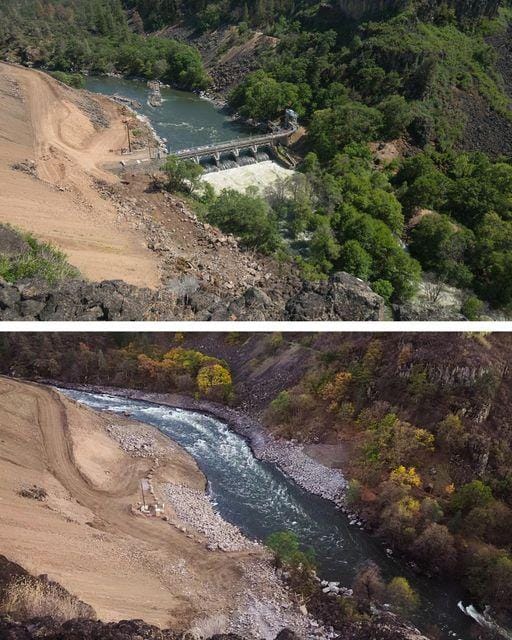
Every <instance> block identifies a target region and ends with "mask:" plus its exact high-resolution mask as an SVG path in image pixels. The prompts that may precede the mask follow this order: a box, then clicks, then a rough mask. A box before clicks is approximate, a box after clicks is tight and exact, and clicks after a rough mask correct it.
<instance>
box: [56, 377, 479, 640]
mask: <svg viewBox="0 0 512 640" xmlns="http://www.w3.org/2000/svg"><path fill="white" fill-rule="evenodd" d="M61 391H62V392H63V393H64V394H66V395H68V396H69V397H71V398H73V399H75V400H77V401H78V402H80V403H83V404H85V405H87V406H88V407H90V408H93V409H96V410H100V411H111V412H114V413H129V414H130V416H131V417H133V418H134V419H136V420H139V421H141V422H144V423H147V424H150V425H153V426H155V427H157V428H158V429H159V430H160V431H161V432H162V433H164V434H166V435H167V436H169V437H170V438H172V439H173V440H174V441H176V442H177V443H179V444H180V445H181V446H182V447H183V448H184V449H185V450H186V451H188V452H189V453H190V454H191V455H192V456H193V457H194V459H195V460H196V461H197V463H198V465H199V467H200V468H201V470H202V471H203V473H204V474H205V476H206V478H207V479H208V490H209V493H210V496H211V498H212V499H213V501H214V503H215V505H216V508H217V509H218V512H219V513H220V515H221V516H222V517H223V518H224V519H225V520H227V521H228V522H231V523H233V524H235V525H236V526H237V527H238V528H239V529H240V530H241V531H242V532H243V533H244V534H245V535H246V536H247V537H248V538H250V539H253V540H257V541H264V540H265V539H266V538H267V536H268V535H269V534H270V533H272V532H274V531H282V530H291V531H293V532H295V533H296V534H297V536H298V537H299V539H300V540H301V541H302V543H303V544H304V545H305V546H308V547H312V548H313V549H314V551H315V556H316V564H317V567H318V574H319V575H320V576H321V577H322V578H325V579H327V580H337V581H340V582H341V584H342V585H345V586H350V584H351V582H352V580H353V578H354V575H355V574H356V573H357V570H358V567H359V566H360V565H361V563H362V562H364V561H365V560H368V559H371V560H373V561H374V562H376V563H377V564H378V565H379V566H380V568H381V570H382V573H383V576H384V578H385V579H386V580H389V579H390V578H392V577H394V576H397V575H403V576H405V577H406V578H407V579H408V580H409V581H410V582H411V584H412V586H413V587H414V589H415V590H416V591H417V592H418V593H419V595H420V598H421V606H420V607H419V609H418V611H417V612H416V613H415V614H414V615H413V616H411V621H412V622H413V624H414V625H415V626H417V627H418V628H419V629H420V630H422V631H424V632H427V631H428V630H429V629H432V628H434V627H437V628H438V629H439V630H440V632H441V637H443V638H460V639H461V640H469V638H470V636H469V633H470V631H469V630H470V626H471V619H470V618H469V617H468V616H467V615H465V614H464V613H463V612H462V611H461V610H460V609H459V607H458V606H457V603H458V602H459V601H460V600H461V599H462V598H463V593H462V592H461V591H460V589H459V588H458V587H457V586H456V585H453V584H450V583H448V582H445V581H441V580H434V579H432V580H429V579H427V578H424V577H421V576H417V575H416V574H415V573H414V572H413V571H412V570H411V569H410V568H409V567H408V565H407V564H405V563H404V562H402V561H401V560H399V559H398V558H394V557H390V556H388V554H387V553H386V551H385V549H384V547H383V546H382V545H380V544H379V543H378V541H377V540H376V539H375V538H373V537H372V536H370V535H369V534H368V533H367V532H365V531H364V530H362V529H360V528H359V527H357V526H352V525H350V522H349V518H348V517H347V516H346V515H345V514H343V513H342V512H341V511H340V510H339V509H338V508H336V506H335V505H334V504H333V503H332V502H330V501H328V500H325V499H323V498H321V497H319V496H316V495H313V494H311V493H308V492H306V491H304V490H303V489H301V488H300V487H299V486H298V485H297V484H295V483H294V482H293V481H291V480H290V479H289V478H288V477H286V476H285V475H284V474H283V473H282V472H281V471H280V470H279V469H278V468H276V467H275V466H274V465H271V464H269V463H266V462H263V461H260V460H257V459H256V458H255V456H254V454H253V452H252V450H251V447H250V445H249V443H248V442H247V441H246V440H245V439H244V438H243V437H242V436H240V435H238V434H237V433H235V432H234V431H233V430H231V429H230V427H229V426H228V425H227V424H226V423H225V422H223V421H221V420H219V419H216V418H213V417H211V416H207V415H204V414H201V413H197V412H193V411H188V410H183V409H175V408H172V407H169V406H165V405H159V404H155V403H151V402H146V401H142V400H130V399H126V398H122V397H116V396H113V395H109V394H106V393H88V392H84V391H76V390H70V389H61Z"/></svg>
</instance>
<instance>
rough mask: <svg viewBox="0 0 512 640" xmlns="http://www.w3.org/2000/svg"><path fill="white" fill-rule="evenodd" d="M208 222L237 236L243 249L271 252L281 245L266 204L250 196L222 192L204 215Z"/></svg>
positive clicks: (273, 217)
mask: <svg viewBox="0 0 512 640" xmlns="http://www.w3.org/2000/svg"><path fill="white" fill-rule="evenodd" d="M207 219H208V222H210V223H211V224H214V225H215V226H217V227H219V228H220V229H222V231H225V232H227V233H233V234H234V235H236V236H238V237H239V238H240V240H241V241H242V243H243V244H244V245H245V246H246V247H250V248H252V249H257V250H258V251H261V252H262V253H273V252H274V251H276V249H277V248H278V247H279V246H280V245H281V243H282V241H281V238H280V235H279V227H278V225H277V220H276V218H275V216H274V214H273V212H272V210H271V209H270V207H269V205H268V204H267V203H266V201H265V200H264V199H263V198H261V197H259V196H257V195H255V194H254V193H246V194H243V193H238V191H235V190H233V189H224V190H223V191H222V192H221V194H220V195H219V196H218V198H216V200H215V201H214V203H213V204H212V205H211V207H210V210H209V211H208V213H207Z"/></svg>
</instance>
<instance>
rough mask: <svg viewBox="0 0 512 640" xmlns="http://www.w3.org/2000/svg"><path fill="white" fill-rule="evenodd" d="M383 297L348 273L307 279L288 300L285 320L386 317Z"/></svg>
mask: <svg viewBox="0 0 512 640" xmlns="http://www.w3.org/2000/svg"><path fill="white" fill-rule="evenodd" d="M385 311H386V305H385V302H384V299H383V298H382V297H381V296H379V295H378V294H376V293H375V292H374V291H372V290H371V289H370V287H369V285H368V284H366V283H365V282H363V281H362V280H360V279H359V278H356V277H355V276H352V275H350V274H348V273H343V272H340V273H335V274H334V275H333V276H331V277H330V278H329V280H327V281H323V282H304V284H303V288H302V291H300V292H299V293H297V294H296V295H295V296H292V297H291V298H290V299H289V300H288V302H287V303H286V309H285V319H286V320H295V321H298V320H355V321H359V320H363V321H364V320H366V321H368V320H384V317H385Z"/></svg>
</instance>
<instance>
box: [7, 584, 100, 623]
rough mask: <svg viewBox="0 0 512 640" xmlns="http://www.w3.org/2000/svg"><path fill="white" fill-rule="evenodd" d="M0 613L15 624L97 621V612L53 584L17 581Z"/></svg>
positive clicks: (9, 588) (8, 591) (11, 586)
mask: <svg viewBox="0 0 512 640" xmlns="http://www.w3.org/2000/svg"><path fill="white" fill-rule="evenodd" d="M0 612H2V613H4V614H7V615H9V616H11V617H12V618H14V619H15V620H29V619H31V618H39V617H41V618H43V617H46V616H48V617H51V618H53V619H54V620H55V621H57V622H65V621H66V620H72V619H74V618H95V613H94V610H93V609H92V608H91V607H90V606H89V605H87V604H85V603H84V602H81V601H80V600H78V598H76V597H75V596H73V595H71V594H70V593H67V592H66V591H65V590H64V589H63V588H62V587H60V585H58V584H55V583H53V582H44V581H42V580H35V579H34V578H31V577H21V578H17V579H16V580H14V581H13V582H11V583H10V584H9V586H8V587H7V588H6V590H5V592H4V597H3V601H2V603H1V605H0Z"/></svg>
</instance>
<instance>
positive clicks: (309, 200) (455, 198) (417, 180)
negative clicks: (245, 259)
mask: <svg viewBox="0 0 512 640" xmlns="http://www.w3.org/2000/svg"><path fill="white" fill-rule="evenodd" d="M127 6H128V7H129V8H130V11H132V14H131V15H132V19H133V16H138V17H140V18H141V20H142V22H143V24H144V26H145V28H146V29H149V30H151V29H154V28H160V27H161V26H162V25H163V23H164V22H166V21H167V19H169V20H170V21H171V22H179V21H181V22H183V23H185V24H188V25H191V26H192V28H193V29H195V30H196V33H197V32H206V33H210V32H212V31H214V30H215V29H218V28H221V29H222V28H224V26H225V25H229V24H231V25H234V27H233V28H234V29H235V31H234V32H230V33H231V35H230V37H229V38H228V39H227V40H226V41H223V42H224V44H223V47H224V48H225V47H228V46H229V43H230V42H231V44H232V45H233V46H242V45H241V44H240V43H243V42H244V41H246V40H248V38H249V37H250V35H249V34H250V32H251V29H259V30H262V31H263V32H264V33H265V34H268V35H269V36H274V37H275V38H277V44H276V46H275V49H268V48H267V52H266V53H265V52H263V53H260V54H259V58H258V65H259V69H257V70H256V71H254V72H252V73H250V74H248V75H247V74H246V75H245V76H244V79H243V80H242V81H241V82H240V83H239V84H238V86H236V87H235V88H234V89H233V90H232V91H231V93H230V94H229V96H228V100H229V104H230V105H231V107H232V108H233V110H235V111H237V112H239V113H240V114H241V115H243V116H244V117H247V118H252V119H255V120H257V121H266V120H269V119H270V120H271V119H275V118H277V117H279V116H280V115H281V114H282V112H283V110H284V109H285V108H286V107H293V108H294V109H295V110H296V111H297V112H298V113H299V115H300V116H301V122H302V123H304V124H305V126H306V127H307V130H308V136H307V144H306V145H305V146H303V147H302V148H301V149H300V152H301V153H302V154H306V153H307V151H309V152H310V153H309V155H306V156H305V160H304V162H303V164H302V166H301V170H302V174H303V175H302V176H301V177H300V178H297V179H296V180H295V183H294V185H293V188H291V189H290V190H289V191H288V193H287V194H286V192H285V191H283V190H280V191H279V192H278V193H272V194H270V196H269V197H268V198H267V205H270V209H268V207H267V209H268V210H267V214H266V216H264V217H265V219H266V221H268V224H267V226H268V227H272V228H273V233H274V237H277V236H278V235H279V234H281V235H283V234H284V236H285V238H286V239H287V240H288V242H289V243H290V246H291V248H292V251H293V252H294V253H295V258H296V259H297V260H298V261H299V263H300V264H301V266H302V269H303V272H304V273H305V275H306V277H308V278H313V279H315V278H321V277H324V276H325V274H329V273H332V272H333V271H336V270H344V271H348V272H350V273H352V274H354V275H357V276H359V277H361V278H363V279H364V280H367V281H369V282H370V283H371V286H372V287H373V288H374V290H375V291H376V292H378V293H379V294H380V295H382V296H383V297H384V298H386V299H387V300H389V301H392V302H403V301H404V300H407V299H409V298H411V297H413V296H414V295H415V293H416V291H417V289H418V283H419V281H420V280H421V278H422V271H424V272H430V273H433V274H434V279H435V280H436V281H437V282H438V283H439V286H440V287H441V284H440V283H442V282H444V283H447V284H450V285H453V286H455V287H458V288H461V289H463V290H468V291H471V290H472V291H473V292H474V294H475V295H470V294H468V296H467V298H466V302H465V303H464V304H463V308H462V312H463V313H464V315H466V316H467V317H469V318H477V317H478V316H479V314H480V313H481V311H482V303H481V302H480V300H479V299H482V300H485V301H486V302H488V303H490V304H491V305H492V306H493V307H495V308H501V309H505V310H508V309H509V307H510V304H511V302H512V289H511V284H512V283H511V282H510V279H509V276H508V274H509V273H510V268H509V265H510V264H511V261H512V253H511V249H512V246H511V243H510V234H511V232H512V228H511V227H510V221H509V218H510V215H509V206H510V198H511V192H510V185H511V184H512V167H511V163H510V158H511V157H512V111H511V109H510V97H509V96H510V92H511V89H510V84H511V82H512V77H510V74H509V73H508V71H507V70H508V69H509V68H510V61H511V60H512V54H511V53H510V47H508V48H507V45H506V44H505V43H506V42H507V38H510V33H511V26H510V24H511V15H512V12H511V9H510V6H509V3H508V2H502V3H499V2H497V1H496V0H489V1H482V2H448V3H447V2H437V1H435V0H423V1H421V0H420V1H406V0H403V1H392V2H377V3H368V2H363V1H354V0H350V1H349V0H342V1H341V2H330V3H318V2H314V1H309V2H308V1H303V2H274V1H260V2H256V3H245V2H237V1H231V2H228V1H225V2H208V1H206V0H202V1H200V2H194V3H180V2H172V3H170V2H162V3H161V4H160V5H158V3H157V4H155V3H153V2H151V3H149V2H146V1H145V0H138V1H137V2H128V5H127ZM159 7H161V9H160V8H159ZM169 7H171V8H172V10H171V11H170V12H169ZM164 15H165V16H167V17H166V18H165V19H163V22H162V20H161V19H162V16H164ZM368 17H371V19H372V20H371V21H367V18H368ZM137 20H138V18H137ZM219 55H220V54H219ZM212 73H214V71H212ZM397 141H398V142H397ZM369 143H370V145H373V147H372V153H370V152H369V151H368V144H369ZM375 148H377V149H378V148H381V149H382V151H383V153H382V158H383V159H380V160H379V164H376V162H375ZM378 155H379V154H378V153H377V156H378ZM261 207H263V208H265V207H264V206H263V205H261ZM211 220H212V222H214V223H215V224H219V223H218V222H215V220H214V219H213V217H212V219H211ZM221 225H223V226H224V228H225V229H226V230H228V231H235V232H238V231H237V227H239V226H240V224H239V222H238V221H235V220H234V219H231V218H230V217H229V216H226V215H225V216H223V218H222V223H221ZM305 237H307V238H308V240H307V241H306V242H304V238H305ZM402 242H405V243H407V244H408V245H409V247H410V252H409V253H404V251H403V249H402V246H401V243H402ZM278 244H279V243H278ZM267 245H268V243H266V244H265V241H263V242H262V244H261V248H263V247H264V246H267ZM256 246H257V245H256ZM279 250H282V246H281V247H280V248H279ZM436 286H437V285H436Z"/></svg>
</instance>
